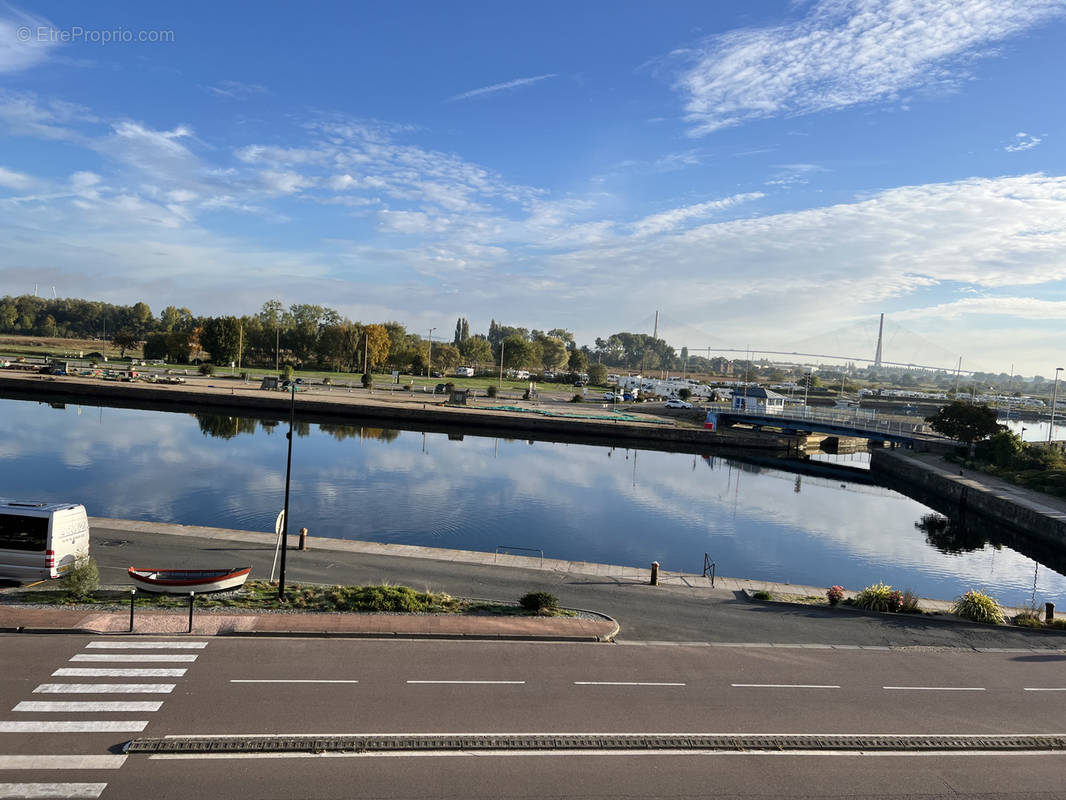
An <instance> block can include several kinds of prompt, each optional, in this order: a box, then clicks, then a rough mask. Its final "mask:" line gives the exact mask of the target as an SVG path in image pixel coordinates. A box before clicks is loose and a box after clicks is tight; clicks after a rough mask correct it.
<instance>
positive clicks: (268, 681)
mask: <svg viewBox="0 0 1066 800" xmlns="http://www.w3.org/2000/svg"><path fill="white" fill-rule="evenodd" d="M230 683H359V681H325V680H323V681H319V680H309V679H299V680H298V679H281V678H276V679H274V678H272V679H265V678H264V679H262V680H259V679H254V680H253V679H251V678H247V679H237V678H231V679H230Z"/></svg>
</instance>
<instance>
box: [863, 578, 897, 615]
mask: <svg viewBox="0 0 1066 800" xmlns="http://www.w3.org/2000/svg"><path fill="white" fill-rule="evenodd" d="M851 602H852V604H854V605H856V606H858V607H859V608H865V609H866V610H867V611H885V612H891V611H899V609H900V606H902V605H903V593H902V592H900V591H899V590H898V589H893V588H892V587H891V586H888V585H887V584H884V583H875V584H873V586H867V587H866V588H865V589H863V590H862V591H861V592H859V593H858V594H857V595H855V597H853V598H852V601H851Z"/></svg>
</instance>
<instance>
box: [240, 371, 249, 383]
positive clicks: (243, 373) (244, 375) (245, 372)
mask: <svg viewBox="0 0 1066 800" xmlns="http://www.w3.org/2000/svg"><path fill="white" fill-rule="evenodd" d="M241 380H242V381H246V380H248V371H247V370H245V371H244V372H242V373H241Z"/></svg>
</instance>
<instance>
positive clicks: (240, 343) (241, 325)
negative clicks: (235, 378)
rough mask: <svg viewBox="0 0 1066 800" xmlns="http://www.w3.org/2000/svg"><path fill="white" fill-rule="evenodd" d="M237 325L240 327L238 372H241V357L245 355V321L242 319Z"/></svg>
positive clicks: (238, 336)
mask: <svg viewBox="0 0 1066 800" xmlns="http://www.w3.org/2000/svg"><path fill="white" fill-rule="evenodd" d="M237 324H238V325H239V326H240V327H239V328H238V335H237V371H238V372H239V371H240V369H241V356H242V355H243V354H244V320H243V319H242V320H241V321H240V322H238V323H237Z"/></svg>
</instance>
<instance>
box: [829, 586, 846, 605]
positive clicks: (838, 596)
mask: <svg viewBox="0 0 1066 800" xmlns="http://www.w3.org/2000/svg"><path fill="white" fill-rule="evenodd" d="M825 599H826V600H828V601H829V605H831V606H835V605H836V604H837V603H839V602H840V601H841V600H843V599H844V587H843V586H830V587H829V588H828V589H826V590H825Z"/></svg>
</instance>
